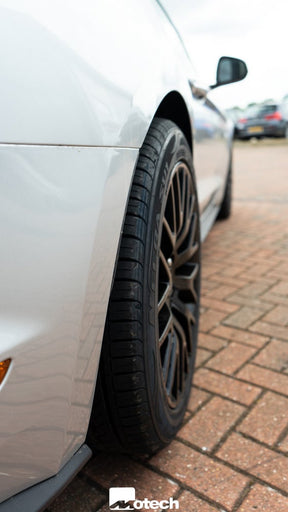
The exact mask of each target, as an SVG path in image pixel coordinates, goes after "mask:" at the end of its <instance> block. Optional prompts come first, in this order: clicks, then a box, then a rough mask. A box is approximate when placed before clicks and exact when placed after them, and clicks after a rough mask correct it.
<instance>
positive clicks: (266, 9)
mask: <svg viewBox="0 0 288 512" xmlns="http://www.w3.org/2000/svg"><path fill="white" fill-rule="evenodd" d="M161 1H162V4H163V5H164V6H165V7H166V9H167V11H168V12H169V14H170V15H171V18H172V19H173V21H174V23H175V25H176V26H177V28H178V30H179V32H180V33H181V35H182V37H183V39H184V41H185V44H186V47H187V49H188V52H189V54H190V56H191V60H192V62H193V64H194V66H195V68H196V70H197V72H198V75H199V78H201V81H202V82H203V81H204V83H205V82H206V83H207V84H211V83H213V82H214V81H215V72H216V66H217V62H218V58H219V57H221V56H222V55H228V56H231V57H239V58H242V59H243V60H245V62H246V64H247V67H248V76H247V78H246V79H245V80H244V81H243V82H240V83H239V84H231V85H228V86H224V87H219V89H216V90H215V91H211V92H210V93H209V97H210V98H211V99H212V100H213V101H214V100H215V102H216V101H217V104H219V105H221V106H222V107H223V108H226V107H231V106H234V105H239V106H241V107H244V106H246V105H247V104H248V103H250V102H253V101H256V102H257V101H262V100H265V99H267V98H274V99H281V98H282V97H283V96H284V95H285V94H288V14H287V12H288V11H287V9H288V1H287V0H274V1H271V0H262V1H261V0H241V1H235V0H161Z"/></svg>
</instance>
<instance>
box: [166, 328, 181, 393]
mask: <svg viewBox="0 0 288 512" xmlns="http://www.w3.org/2000/svg"><path fill="white" fill-rule="evenodd" d="M177 349H178V340H177V337H176V336H175V335H174V340H173V346H172V351H171V358H170V364H169V369H168V375H167V382H166V385H167V388H166V389H167V393H168V396H171V392H172V388H173V384H174V381H175V373H176V368H177V362H178V359H179V353H178V350H177Z"/></svg>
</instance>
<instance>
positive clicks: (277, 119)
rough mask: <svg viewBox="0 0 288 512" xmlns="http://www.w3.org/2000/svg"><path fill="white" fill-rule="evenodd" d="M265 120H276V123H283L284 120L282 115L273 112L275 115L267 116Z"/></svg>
mask: <svg viewBox="0 0 288 512" xmlns="http://www.w3.org/2000/svg"><path fill="white" fill-rule="evenodd" d="M264 119H267V120H268V121H270V120H272V119H275V120H276V121H281V119H282V115H281V114H280V112H278V111H277V112H273V114H267V115H266V116H264Z"/></svg>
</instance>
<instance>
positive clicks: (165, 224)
mask: <svg viewBox="0 0 288 512" xmlns="http://www.w3.org/2000/svg"><path fill="white" fill-rule="evenodd" d="M163 228H164V229H165V231H166V234H167V235H168V238H169V241H170V243H171V246H172V247H173V248H174V247H175V243H176V235H175V233H173V231H172V230H171V228H170V226H169V223H168V220H167V219H166V217H164V219H163Z"/></svg>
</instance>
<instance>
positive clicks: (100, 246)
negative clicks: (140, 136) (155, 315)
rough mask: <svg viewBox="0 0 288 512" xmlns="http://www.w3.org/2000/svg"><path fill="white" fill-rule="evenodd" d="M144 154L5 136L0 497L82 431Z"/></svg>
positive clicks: (52, 470) (0, 189)
mask: <svg viewBox="0 0 288 512" xmlns="http://www.w3.org/2000/svg"><path fill="white" fill-rule="evenodd" d="M137 157H138V150H137V149H134V148H132V149H131V148H108V147H107V148H106V147H74V146H45V145H42V146H37V145H35V146H34V145H22V144H0V233H1V240H2V245H1V253H0V282H1V288H0V361H3V360H5V359H8V358H10V359H11V360H12V363H11V367H10V368H9V373H8V374H7V375H6V378H5V380H4V381H3V383H2V384H1V386H0V418H1V421H0V454H1V455H0V502H1V501H4V500H7V499H8V498H9V497H11V496H13V495H16V494H17V493H19V492H21V491H23V489H25V488H27V487H30V486H33V485H36V484H37V483H38V482H41V481H43V480H44V479H46V478H50V477H52V476H53V475H55V474H56V473H57V472H58V471H59V470H60V468H61V467H63V465H64V464H65V463H67V462H68V460H69V459H70V458H71V457H72V456H73V454H74V453H75V452H76V451H77V450H78V449H79V447H80V446H81V445H82V444H83V443H84V442H85V438H86V432H87V428H88V424H89V419H90V412H91V406H92V400H93V393H94V388H95V383H96V376H97V369H98V362H99V357H100V351H101V344H102V337H103V330H104V324H105V317H106V310H107V305H108V300H109V294H110V287H111V282H112V276H113V272H114V266H115V261H116V258H117V249H118V242H119V237H120V233H121V228H122V222H123V217H124V213H125V207H126V202H127V197H128V194H129V188H130V183H131V177H132V174H133V170H134V166H135V162H136V160H137Z"/></svg>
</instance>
